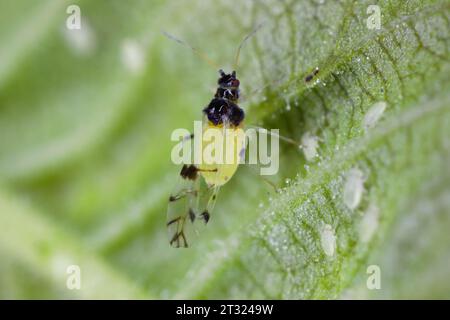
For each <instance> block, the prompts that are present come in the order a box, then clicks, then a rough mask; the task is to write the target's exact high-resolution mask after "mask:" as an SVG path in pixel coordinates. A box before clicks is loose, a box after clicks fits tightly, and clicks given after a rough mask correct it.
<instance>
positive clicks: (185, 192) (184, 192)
mask: <svg viewBox="0 0 450 320" xmlns="http://www.w3.org/2000/svg"><path fill="white" fill-rule="evenodd" d="M188 194H193V195H197V190H181V191H180V192H179V193H177V194H176V195H170V197H169V202H174V201H177V200H180V199H181V198H184V197H186V196H187V195H188Z"/></svg>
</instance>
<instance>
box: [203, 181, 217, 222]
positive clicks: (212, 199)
mask: <svg viewBox="0 0 450 320" xmlns="http://www.w3.org/2000/svg"><path fill="white" fill-rule="evenodd" d="M209 188H211V189H212V193H211V196H210V197H209V199H208V204H207V205H206V209H205V211H203V212H202V213H200V218H201V219H203V221H204V222H205V224H207V223H208V221H209V218H210V213H211V212H212V211H213V209H214V206H215V205H216V200H217V195H218V193H219V188H220V187H217V186H210V187H209Z"/></svg>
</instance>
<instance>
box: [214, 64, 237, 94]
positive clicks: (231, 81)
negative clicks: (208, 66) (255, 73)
mask: <svg viewBox="0 0 450 320" xmlns="http://www.w3.org/2000/svg"><path fill="white" fill-rule="evenodd" d="M219 74H220V78H219V80H217V84H218V85H219V87H221V88H227V89H238V88H239V84H240V82H239V79H237V78H236V71H233V72H232V73H225V72H224V71H223V70H222V69H221V70H219Z"/></svg>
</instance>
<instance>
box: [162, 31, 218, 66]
mask: <svg viewBox="0 0 450 320" xmlns="http://www.w3.org/2000/svg"><path fill="white" fill-rule="evenodd" d="M161 33H162V34H163V35H164V36H166V37H167V38H168V39H170V40H172V41H175V42H176V43H178V44H181V45H182V46H185V47H187V48H189V49H191V50H192V52H194V54H195V55H196V56H197V57H199V58H200V59H202V60H203V61H205V62H206V63H207V64H209V65H210V66H211V67H213V68H214V69H216V70H218V69H220V67H219V64H218V63H216V62H215V61H214V60H212V59H211V58H210V57H209V56H208V55H207V54H206V53H205V52H203V51H201V50H199V49H197V48H195V47H193V46H191V45H190V44H189V43H187V42H186V41H183V40H181V39H179V38H177V37H175V36H174V35H172V34H170V33H168V32H166V31H161Z"/></svg>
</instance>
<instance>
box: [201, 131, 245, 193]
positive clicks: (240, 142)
mask: <svg viewBox="0 0 450 320" xmlns="http://www.w3.org/2000/svg"><path fill="white" fill-rule="evenodd" d="M206 130H215V131H214V134H216V135H218V136H217V138H218V139H217V141H218V143H217V144H216V141H215V139H213V140H210V139H204V140H203V143H202V147H203V148H202V152H203V154H202V160H203V161H202V164H200V165H199V169H200V174H201V175H202V176H203V178H204V179H205V182H206V183H207V184H208V185H209V186H222V185H224V184H225V183H227V182H228V180H230V179H231V177H232V176H233V175H234V174H235V172H236V170H237V168H238V166H239V164H240V159H241V155H242V150H243V149H245V132H244V130H243V129H242V127H236V128H234V127H233V128H221V127H217V126H214V125H212V124H210V125H208V126H206V127H205V128H204V135H203V137H204V138H205V137H206V135H205V132H206ZM211 147H212V148H216V147H217V148H220V149H221V150H215V152H214V153H213V154H210V150H212V149H211ZM217 152H219V153H220V154H219V155H218V154H217ZM210 156H211V157H210ZM216 156H217V157H216Z"/></svg>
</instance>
